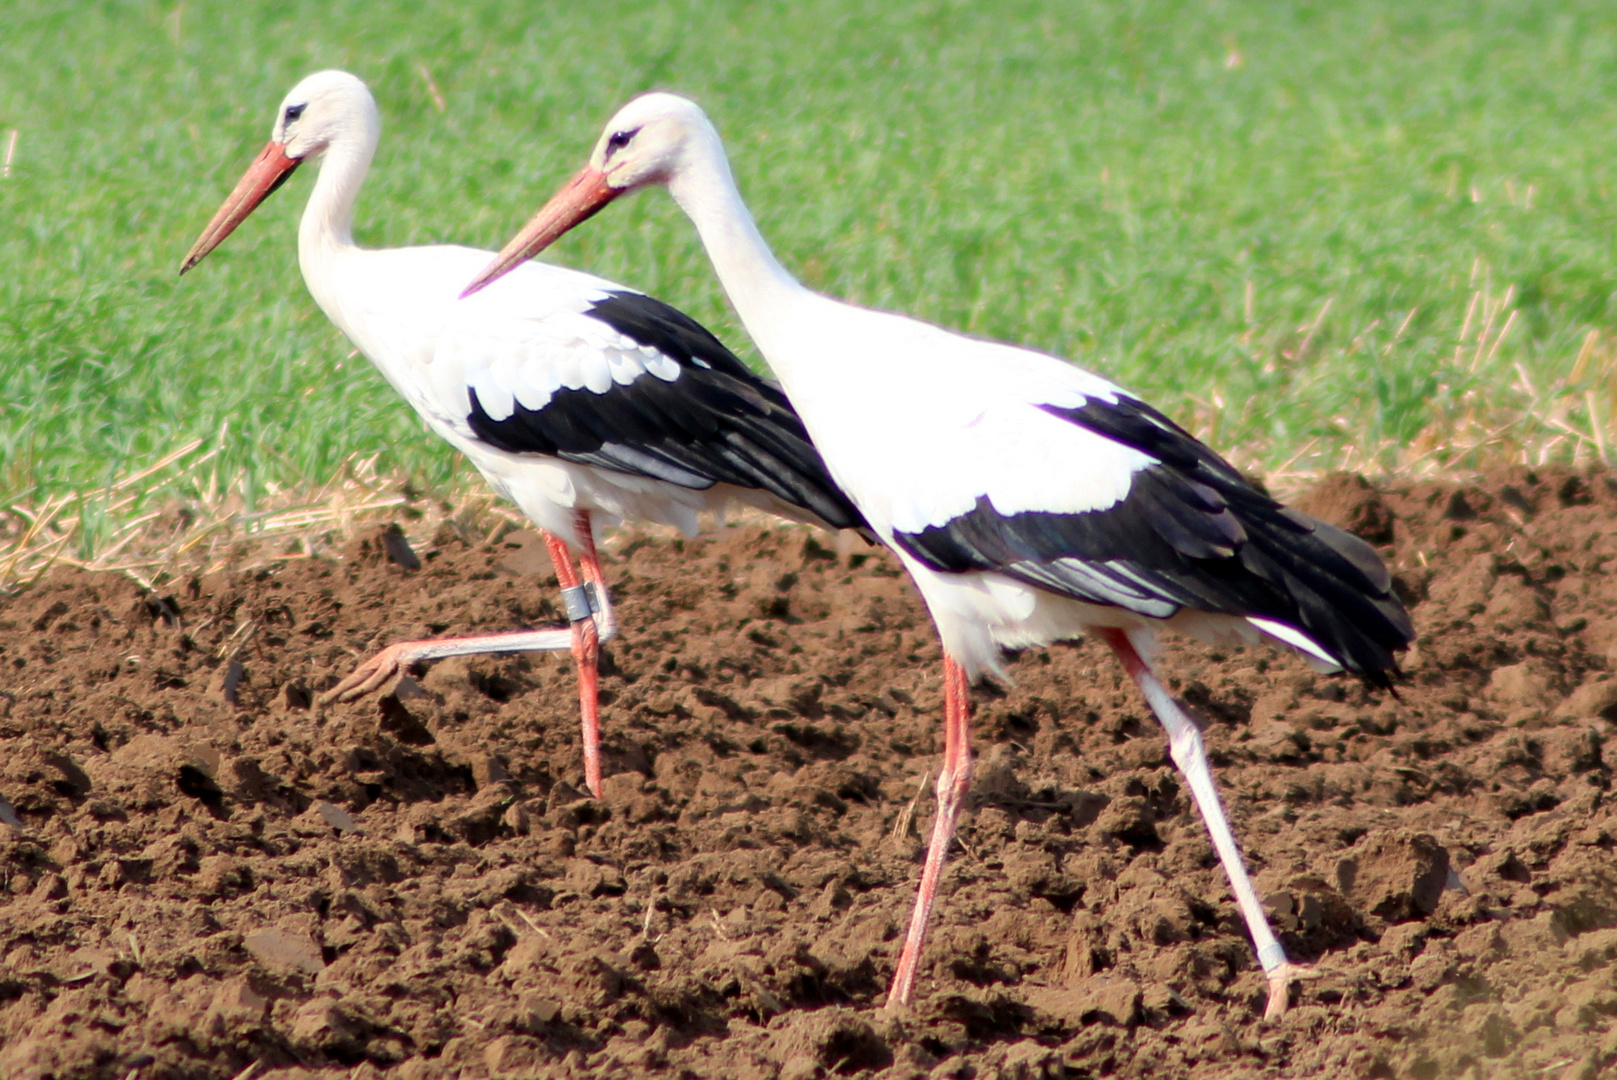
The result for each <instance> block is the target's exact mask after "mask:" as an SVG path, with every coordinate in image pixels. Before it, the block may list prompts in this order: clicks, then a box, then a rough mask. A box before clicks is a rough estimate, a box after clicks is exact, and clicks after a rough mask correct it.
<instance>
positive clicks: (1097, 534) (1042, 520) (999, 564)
mask: <svg viewBox="0 0 1617 1080" xmlns="http://www.w3.org/2000/svg"><path fill="white" fill-rule="evenodd" d="M1043 408H1044V410H1045V411H1046V412H1048V413H1050V414H1051V415H1052V416H1056V417H1059V418H1061V419H1063V420H1066V421H1067V422H1069V423H1072V424H1075V425H1077V426H1079V427H1083V428H1086V429H1088V430H1090V431H1093V432H1095V433H1096V434H1099V435H1103V436H1105V437H1107V438H1109V439H1112V440H1114V441H1116V442H1119V443H1122V444H1123V445H1125V446H1129V447H1132V448H1134V449H1136V450H1140V451H1142V452H1144V453H1145V454H1148V455H1150V456H1151V457H1152V458H1154V459H1155V461H1156V463H1155V464H1153V465H1150V466H1148V467H1146V468H1144V469H1142V470H1140V471H1139V472H1137V473H1136V474H1135V475H1134V477H1133V481H1132V484H1131V486H1130V488H1129V492H1128V494H1127V495H1126V496H1125V497H1124V498H1123V499H1122V500H1121V501H1119V502H1117V503H1116V504H1114V505H1112V506H1110V507H1107V508H1106V509H1104V510H1096V511H1092V512H1089V513H1079V514H1066V513H1046V512H1040V511H1026V512H1023V513H1018V514H1001V513H999V512H998V511H997V510H995V509H994V507H993V504H992V503H991V502H990V501H989V499H988V498H987V497H986V496H982V497H979V498H978V499H977V502H976V505H975V506H974V507H973V508H972V509H971V510H969V511H967V512H966V513H965V514H962V515H960V516H959V517H956V518H954V519H953V520H951V521H949V522H947V523H945V524H943V525H940V526H929V527H927V528H925V529H922V530H921V531H920V532H916V533H903V532H900V533H897V534H896V535H895V537H894V539H895V541H896V542H897V543H898V544H899V545H900V546H901V547H903V548H904V549H905V550H906V551H908V552H909V553H910V554H912V555H914V556H915V557H916V558H918V559H920V560H921V561H922V562H923V563H925V564H926V565H927V566H930V567H931V568H932V569H934V570H939V571H944V572H955V573H964V572H968V571H979V570H995V571H998V572H1000V573H1004V574H1006V575H1008V576H1010V577H1013V578H1017V579H1020V580H1022V581H1026V582H1028V583H1029V584H1033V585H1037V586H1039V587H1041V588H1045V589H1050V590H1051V591H1054V592H1058V593H1061V594H1063V595H1066V596H1071V597H1073V598H1074V599H1078V600H1083V601H1086V602H1088V603H1094V604H1103V605H1108V606H1114V607H1124V608H1127V609H1129V610H1132V611H1136V612H1139V613H1140V614H1142V615H1148V616H1151V617H1154V618H1163V617H1166V616H1168V615H1172V614H1173V613H1175V612H1177V611H1178V610H1180V609H1183V608H1188V609H1191V610H1194V611H1203V612H1208V613H1212V614H1221V615H1233V616H1238V617H1257V618H1266V619H1273V620H1274V621H1276V622H1280V623H1284V624H1286V625H1288V626H1294V627H1296V628H1298V629H1299V630H1301V631H1303V632H1304V633H1306V634H1307V635H1308V636H1309V637H1310V638H1311V639H1313V640H1314V641H1316V642H1317V643H1319V645H1321V646H1322V647H1323V648H1324V649H1325V650H1326V651H1327V652H1329V653H1330V654H1331V655H1333V656H1335V657H1336V658H1337V659H1338V660H1339V661H1340V662H1341V663H1342V665H1343V666H1344V667H1346V668H1347V669H1348V670H1350V671H1353V672H1355V673H1357V674H1359V675H1360V676H1362V677H1363V678H1365V679H1366V680H1367V681H1369V682H1371V683H1373V684H1375V685H1378V686H1386V685H1389V683H1390V677H1391V675H1392V674H1394V673H1395V672H1396V670H1397V666H1396V661H1395V659H1394V656H1393V654H1394V652H1395V651H1397V650H1399V649H1402V648H1404V647H1406V646H1407V645H1408V644H1409V642H1410V641H1411V640H1412V638H1413V637H1414V629H1413V626H1412V624H1411V623H1410V620H1409V613H1408V612H1407V611H1406V610H1405V609H1404V606H1403V604H1402V603H1401V602H1400V601H1399V600H1398V598H1397V596H1396V595H1394V593H1393V591H1392V579H1391V577H1390V575H1389V574H1388V573H1387V568H1386V566H1385V564H1384V563H1383V562H1382V561H1381V558H1380V557H1379V556H1378V555H1377V554H1376V552H1375V549H1374V548H1372V547H1371V546H1370V545H1369V544H1367V543H1365V542H1364V541H1363V540H1360V539H1359V538H1358V537H1356V536H1353V535H1352V534H1350V533H1347V532H1344V531H1343V530H1341V529H1338V528H1336V527H1334V526H1332V525H1328V524H1326V523H1324V522H1322V521H1316V520H1315V519H1313V518H1311V517H1309V516H1307V515H1306V514H1302V513H1299V512H1297V511H1295V510H1292V509H1289V508H1287V507H1285V506H1282V505H1281V504H1280V503H1278V502H1276V501H1275V500H1273V499H1271V498H1270V497H1269V496H1268V495H1266V494H1264V493H1263V492H1261V491H1259V490H1258V489H1257V488H1256V487H1254V486H1253V485H1252V484H1250V483H1248V482H1247V481H1246V480H1245V479H1244V478H1243V477H1242V476H1241V474H1240V473H1239V472H1237V471H1236V470H1235V469H1234V468H1233V467H1232V466H1231V465H1230V464H1229V463H1228V462H1226V461H1224V460H1223V459H1222V458H1220V457H1219V456H1218V455H1217V454H1215V453H1213V451H1211V450H1209V449H1208V448H1207V447H1206V446H1204V445H1203V444H1202V443H1200V442H1198V441H1197V440H1196V439H1195V438H1194V437H1193V436H1192V435H1191V434H1190V433H1189V432H1187V431H1185V430H1184V429H1183V428H1181V427H1179V426H1178V425H1177V424H1175V423H1174V422H1173V421H1172V420H1169V419H1168V418H1167V417H1166V416H1164V415H1163V414H1162V413H1160V412H1158V411H1157V410H1155V409H1153V408H1151V407H1150V406H1149V405H1147V404H1145V403H1144V402H1142V401H1139V400H1137V399H1135V398H1131V397H1127V396H1125V395H1119V396H1118V398H1117V400H1116V401H1115V402H1107V401H1104V400H1100V399H1092V400H1090V401H1088V402H1087V403H1085V404H1084V405H1083V406H1081V407H1079V408H1075V409H1067V408H1059V407H1056V406H1051V405H1046V406H1043Z"/></svg>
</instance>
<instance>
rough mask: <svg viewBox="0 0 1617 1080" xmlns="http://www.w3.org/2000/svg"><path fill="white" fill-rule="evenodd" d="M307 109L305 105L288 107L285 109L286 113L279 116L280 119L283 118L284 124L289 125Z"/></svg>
mask: <svg viewBox="0 0 1617 1080" xmlns="http://www.w3.org/2000/svg"><path fill="white" fill-rule="evenodd" d="M307 108H308V106H307V105H288V106H287V107H286V112H284V113H282V114H281V115H282V117H283V121H284V122H285V123H288V124H290V123H291V122H292V121H294V120H296V119H297V118H298V117H300V116H302V115H303V110H304V109H307Z"/></svg>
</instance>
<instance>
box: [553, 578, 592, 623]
mask: <svg viewBox="0 0 1617 1080" xmlns="http://www.w3.org/2000/svg"><path fill="white" fill-rule="evenodd" d="M561 603H562V607H563V608H564V609H565V610H566V612H567V619H568V621H569V622H583V621H584V620H585V619H587V618H589V617H590V616H591V615H592V614H594V605H592V604H591V603H590V593H589V586H588V585H573V586H571V587H569V588H566V589H563V590H562V591H561Z"/></svg>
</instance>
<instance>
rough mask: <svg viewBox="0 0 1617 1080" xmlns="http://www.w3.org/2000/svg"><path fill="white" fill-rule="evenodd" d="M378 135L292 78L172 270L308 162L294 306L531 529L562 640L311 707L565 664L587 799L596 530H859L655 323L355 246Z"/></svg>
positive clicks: (443, 262) (403, 658)
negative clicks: (486, 671) (312, 311)
mask: <svg viewBox="0 0 1617 1080" xmlns="http://www.w3.org/2000/svg"><path fill="white" fill-rule="evenodd" d="M380 133H381V120H380V117H379V116H378V113H377V109H376V103H375V101H374V99H373V98H372V97H371V94H370V91H369V90H368V89H367V88H366V87H365V84H364V83H362V82H361V81H360V80H359V79H357V78H355V77H354V76H352V75H349V74H347V73H346V72H340V71H325V72H320V73H318V74H315V75H311V76H309V77H308V78H306V79H304V80H303V81H302V82H300V83H299V84H298V85H297V86H296V87H294V88H293V89H292V91H291V92H290V93H289V94H288V95H287V96H286V98H285V99H284V100H283V101H282V103H281V105H280V107H279V108H278V109H277V110H276V120H275V125H274V129H273V131H272V134H271V138H270V142H269V145H268V146H266V147H265V148H264V150H263V151H262V152H261V153H260V155H259V157H258V159H257V160H256V161H255V162H254V163H253V165H252V166H251V167H250V168H249V169H248V171H247V173H246V174H245V175H244V176H243V177H242V179H241V181H240V182H239V183H238V184H237V187H236V190H235V191H234V192H232V194H231V196H230V197H229V198H228V199H227V200H226V201H225V203H224V205H223V206H222V207H221V208H220V209H219V212H218V213H217V214H216V215H215V217H214V219H213V221H212V222H210V223H209V225H208V227H207V228H206V229H205V230H204V231H203V233H202V236H201V237H200V238H199V239H198V241H197V243H196V245H195V246H194V247H193V248H192V249H191V252H190V253H189V255H187V257H186V260H185V262H184V264H183V265H182V267H181V271H180V272H181V273H184V272H185V271H186V270H188V269H190V268H191V267H192V266H194V265H196V263H197V262H198V261H200V260H201V259H202V258H203V257H204V256H205V255H207V254H208V252H210V251H212V250H213V248H214V247H216V246H217V245H218V244H219V243H220V242H221V241H223V240H224V238H225V237H226V236H228V235H229V234H230V232H231V231H232V230H234V229H235V228H236V227H237V226H238V225H239V224H240V223H241V222H242V221H243V220H245V218H246V217H247V215H248V214H250V213H251V212H252V210H253V208H254V207H256V206H257V205H258V204H259V203H260V202H262V201H263V200H264V199H265V198H266V197H268V195H269V194H270V193H271V192H273V191H274V190H275V189H276V187H278V186H279V185H280V184H281V183H282V182H283V181H284V180H285V179H286V178H287V176H288V175H289V174H290V173H291V172H292V170H293V169H295V168H296V167H297V166H298V165H299V164H300V163H301V162H303V161H305V160H309V159H314V158H320V159H322V166H321V171H320V175H319V179H318V180H317V181H316V183H315V186H314V190H313V192H312V193H311V194H310V197H309V202H308V205H307V207H306V208H305V210H304V213H303V218H302V221H301V223H300V225H299V228H298V261H299V264H300V266H301V268H302V271H303V278H304V282H305V283H306V284H307V286H308V288H309V292H310V293H311V294H312V295H313V296H314V299H315V301H316V302H317V303H318V304H319V305H320V307H321V309H322V310H323V311H325V313H326V314H327V316H328V317H330V319H331V320H332V322H334V323H336V324H337V326H338V327H339V328H340V329H341V330H342V331H343V333H344V334H346V335H347V336H348V338H349V339H350V340H351V341H353V343H354V344H355V345H357V346H358V347H359V350H360V351H361V352H363V353H364V354H365V355H366V356H367V357H368V358H369V359H370V360H371V361H372V363H374V364H375V365H376V367H377V368H378V369H379V370H380V371H381V372H382V374H383V375H384V376H385V377H386V378H387V380H388V382H389V383H390V384H392V386H393V388H394V389H395V390H397V391H398V392H399V394H400V395H401V396H402V397H403V398H404V399H405V400H406V401H408V402H409V403H410V405H411V406H412V407H413V408H414V409H415V410H416V411H417V412H418V413H419V414H420V415H421V416H422V417H423V418H425V419H426V421H427V423H428V425H429V426H431V427H432V429H433V430H434V431H436V432H437V433H438V434H439V435H440V436H442V437H443V438H444V439H445V440H447V441H448V442H449V443H450V444H451V445H453V446H454V447H455V448H456V449H458V450H459V451H460V452H461V453H463V454H465V455H466V457H467V459H468V460H470V461H471V462H472V464H473V465H475V466H476V467H477V469H478V471H480V472H481V473H482V474H483V476H484V478H485V479H487V480H488V482H489V484H490V485H491V486H492V487H493V488H494V489H495V490H496V491H498V492H499V493H500V494H502V495H504V496H505V497H507V498H509V499H510V500H511V501H512V502H514V503H516V505H517V506H518V507H519V508H520V509H521V510H522V512H523V513H524V514H526V515H527V517H528V518H529V519H530V520H531V521H533V522H534V523H535V524H536V525H538V526H539V527H540V528H541V529H542V530H544V532H545V533H546V534H547V540H548V542H549V546H550V552H551V555H552V558H553V559H554V561H555V564H556V573H557V576H558V579H559V581H560V583H561V585H562V588H563V599H564V601H565V606H566V609H567V613H568V615H569V618H570V619H571V620H572V622H573V625H572V627H571V628H570V629H566V630H559V631H532V632H520V633H514V634H501V635H484V636H479V637H472V638H456V639H449V640H440V641H430V642H402V643H399V644H396V645H393V646H390V647H388V648H387V649H384V650H383V651H382V652H380V653H378V654H377V655H376V656H374V657H372V658H371V659H370V660H369V661H367V662H366V663H365V664H363V665H361V666H360V668H359V669H358V670H356V671H355V672H354V673H353V674H352V675H350V676H349V677H348V678H347V679H345V680H343V681H342V682H341V683H339V684H338V685H337V686H336V687H334V688H333V689H332V690H331V691H329V692H328V696H335V697H341V698H346V697H354V696H358V695H360V694H363V693H368V692H370V691H371V690H374V689H376V688H378V687H380V686H381V685H383V684H384V683H385V682H386V681H387V680H388V679H389V678H390V677H391V676H392V675H393V674H395V673H396V672H398V671H400V670H403V669H404V668H405V667H407V666H408V665H409V664H410V663H413V662H415V661H418V660H425V659H431V658H434V657H440V656H452V655H464V654H467V653H475V652H495V651H516V650H529V649H552V648H571V649H572V650H573V652H574V654H575V657H576V658H577V659H578V663H579V677H580V691H579V692H580V707H581V710H582V712H583V723H584V763H585V782H586V784H587V786H588V787H589V789H590V790H591V791H592V792H595V793H596V794H599V793H600V779H601V776H600V761H599V749H598V744H599V734H598V729H597V726H596V724H597V722H596V710H597V702H596V691H595V678H596V676H595V665H596V660H597V650H598V645H599V641H601V640H605V639H606V638H609V637H611V635H612V633H613V632H614V628H615V622H614V620H613V618H612V611H611V605H610V601H609V599H608V594H607V591H606V586H605V582H604V581H603V580H602V579H601V575H600V566H599V562H598V560H597V559H596V555H595V548H594V530H595V529H596V528H599V527H600V526H602V525H611V524H615V523H618V522H621V521H626V520H637V521H653V522H658V523H660V524H664V525H671V526H674V527H675V528H678V529H681V530H683V531H685V532H686V533H687V534H689V533H694V532H695V531H696V527H697V519H698V515H699V514H701V513H702V512H703V511H713V510H720V509H722V508H724V507H725V506H726V505H728V504H731V503H734V502H744V503H748V504H751V505H754V506H757V507H760V508H762V509H765V510H769V511H771V512H774V513H779V514H784V515H786V516H790V517H794V518H798V519H800V520H808V521H815V522H819V523H822V524H826V525H829V526H831V527H835V528H843V527H854V526H858V525H860V523H861V521H860V517H859V514H858V511H856V510H855V509H854V508H853V507H852V505H851V504H850V503H849V502H848V501H847V499H846V497H845V496H843V494H842V493H841V492H840V491H838V490H837V489H836V486H835V484H834V483H833V482H832V481H831V479H830V477H829V474H828V473H827V472H826V470H825V466H824V463H823V462H822V461H821V460H820V457H819V454H818V452H817V451H815V450H814V448H813V445H812V444H811V443H810V442H809V440H808V436H807V433H806V432H805V431H804V430H803V427H802V424H801V422H800V421H799V420H798V418H797V416H796V414H795V413H793V412H792V410H791V408H790V406H789V405H788V404H787V403H786V401H785V398H784V397H783V396H782V395H781V393H780V391H779V389H778V388H777V387H775V386H773V385H772V384H768V383H766V382H764V381H763V380H761V379H759V378H757V377H756V376H755V375H753V374H752V373H751V372H750V371H748V370H747V369H746V367H745V365H743V364H742V363H741V361H740V360H738V359H737V358H736V357H735V356H733V355H732V354H731V353H729V352H728V350H726V349H725V348H724V347H723V346H722V345H721V344H720V343H719V342H718V341H717V340H716V339H714V338H713V337H712V335H711V334H708V333H707V331H706V330H704V329H702V328H701V327H700V326H699V325H697V324H696V323H695V322H693V321H692V320H691V319H690V318H689V317H687V316H685V315H683V314H681V313H680V312H678V311H675V310H674V309H673V308H670V307H668V306H667V305H665V304H661V303H660V302H658V301H656V300H653V299H652V298H650V297H647V296H645V295H643V294H641V293H637V292H634V291H633V290H629V289H624V288H623V287H622V286H619V285H614V284H613V283H612V282H609V281H605V280H603V279H601V278H597V277H593V276H591V275H589V274H582V273H579V272H577V271H574V270H566V269H562V268H560V267H555V266H547V265H544V264H540V263H533V264H529V265H527V266H524V267H523V268H522V269H521V271H520V272H519V273H516V274H513V275H512V276H511V278H510V279H509V280H508V281H506V282H502V283H501V284H500V285H499V286H498V287H496V288H493V289H488V290H486V291H485V292H483V293H482V294H480V295H478V296H475V297H472V298H470V299H465V300H463V299H461V298H460V297H459V295H458V294H459V292H460V290H461V288H462V287H463V286H464V284H465V283H466V281H467V280H468V279H469V278H470V277H471V276H472V275H473V274H474V273H476V272H477V270H478V269H480V268H481V267H482V266H483V265H484V264H485V263H487V261H488V257H489V255H488V252H485V251H478V250H476V249H473V248H466V247H457V246H451V245H440V246H433V247H411V248H394V249H384V250H367V249H364V248H361V247H359V246H357V245H356V244H355V243H354V241H353V233H352V223H353V208H354V201H355V198H356V197H357V195H358V193H359V188H360V185H361V183H362V182H363V180H364V177H365V173H366V172H367V170H368V169H369V167H370V163H371V158H372V156H373V155H374V153H375V151H376V145H377V141H378V139H379V137H380ZM570 552H572V553H576V554H577V557H578V559H579V561H580V563H581V566H582V570H583V578H584V581H585V582H587V583H588V587H587V588H586V586H585V585H584V584H583V583H581V582H580V581H579V580H578V575H577V574H576V573H575V571H574V569H573V566H572V554H570Z"/></svg>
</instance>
